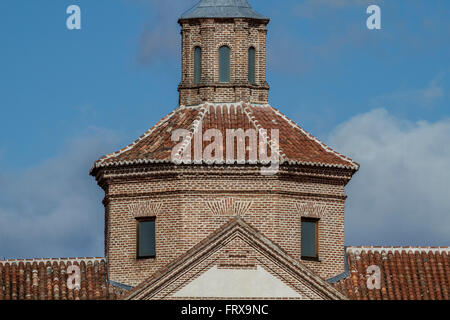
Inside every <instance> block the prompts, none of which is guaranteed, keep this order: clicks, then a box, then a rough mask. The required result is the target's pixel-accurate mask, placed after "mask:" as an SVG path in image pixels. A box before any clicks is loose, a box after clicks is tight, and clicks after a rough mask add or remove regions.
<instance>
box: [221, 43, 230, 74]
mask: <svg viewBox="0 0 450 320" xmlns="http://www.w3.org/2000/svg"><path fill="white" fill-rule="evenodd" d="M219 82H230V48H229V47H227V46H223V47H220V49H219Z"/></svg>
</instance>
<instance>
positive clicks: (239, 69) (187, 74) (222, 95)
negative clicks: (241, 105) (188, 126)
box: [178, 19, 269, 105]
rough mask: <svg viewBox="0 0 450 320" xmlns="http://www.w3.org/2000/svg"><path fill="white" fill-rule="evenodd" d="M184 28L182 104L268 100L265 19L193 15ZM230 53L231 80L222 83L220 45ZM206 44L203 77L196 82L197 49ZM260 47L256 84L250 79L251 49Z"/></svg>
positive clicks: (203, 52) (180, 87) (204, 47)
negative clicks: (249, 54) (217, 17)
mask: <svg viewBox="0 0 450 320" xmlns="http://www.w3.org/2000/svg"><path fill="white" fill-rule="evenodd" d="M180 24H181V27H182V30H181V37H182V77H181V83H180V85H179V87H178V91H179V93H180V105H198V104H201V103H202V102H204V101H208V102H237V101H245V102H252V103H263V104H265V103H268V93H269V85H268V84H267V82H266V34H267V26H266V23H265V22H261V21H257V20H251V19H189V20H185V21H182V22H180ZM223 45H227V46H228V47H229V48H230V49H231V53H230V83H219V48H220V47H221V46H223ZM197 46H199V47H201V48H202V78H201V81H200V83H199V84H194V50H195V47H197ZM250 47H254V48H255V49H256V71H255V84H250V82H249V81H248V49H249V48H250Z"/></svg>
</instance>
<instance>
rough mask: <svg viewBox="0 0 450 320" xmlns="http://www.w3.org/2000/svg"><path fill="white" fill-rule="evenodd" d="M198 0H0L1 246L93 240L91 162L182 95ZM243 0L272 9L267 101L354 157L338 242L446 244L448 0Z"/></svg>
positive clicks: (449, 209) (97, 238) (95, 195)
mask: <svg viewBox="0 0 450 320" xmlns="http://www.w3.org/2000/svg"><path fill="white" fill-rule="evenodd" d="M194 3H196V1H192V0H184V1H181V0H165V1H162V0H95V1H92V0H78V1H77V0H38V1H32V0H2V1H1V2H0V41H1V47H0V57H1V59H0V108H1V112H2V116H1V117H0V133H1V139H0V190H2V192H1V194H0V258H2V257H5V258H13V257H14V258H21V257H36V256H41V257H43V256H45V257H47V256H54V257H62V256H102V255H103V207H102V204H101V199H102V197H103V194H102V191H101V190H100V188H98V187H97V186H96V184H95V181H94V179H93V178H92V177H89V176H88V171H89V169H90V167H91V165H92V163H93V161H94V160H95V159H97V158H98V157H100V156H101V155H103V154H105V153H109V152H111V151H114V150H116V149H119V148H121V147H123V146H124V145H126V144H128V143H130V142H132V141H134V140H135V139H136V138H137V137H139V136H140V135H141V134H142V133H143V132H145V131H146V130H147V129H148V128H149V127H151V126H152V125H153V124H155V123H156V122H157V121H158V120H159V119H160V118H162V117H163V116H164V115H166V114H167V113H169V112H170V111H172V110H173V109H174V108H175V107H176V106H177V101H178V95H177V90H176V89H177V85H178V83H179V80H180V48H179V45H180V38H179V27H178V25H177V23H176V22H177V18H178V17H179V16H180V15H181V14H182V13H183V12H184V11H185V10H187V9H189V8H190V7H191V6H192V5H193V4H194ZM250 3H251V4H252V6H253V7H254V8H255V9H256V10H257V11H259V12H261V13H262V14H264V15H266V16H269V17H270V18H271V22H270V24H269V33H268V64H267V71H268V82H269V84H270V85H271V93H270V103H271V105H272V106H274V107H276V108H278V109H280V110H282V111H283V112H284V113H285V114H287V115H288V116H289V117H291V118H292V119H293V120H295V121H297V122H298V123H299V124H300V125H301V126H302V127H303V128H305V129H306V130H307V131H309V132H311V133H312V134H313V135H315V136H317V137H319V138H320V139H321V140H323V141H325V142H326V143H328V144H330V145H331V146H332V147H334V148H335V149H337V150H338V151H340V152H343V153H345V154H347V155H349V156H352V157H353V158H354V159H355V160H356V161H358V162H360V163H361V170H360V172H359V173H358V174H357V175H356V176H355V178H354V179H353V181H352V182H351V183H350V185H349V186H348V188H347V193H348V195H349V200H348V204H347V210H346V239H347V240H346V241H347V244H350V245H441V246H444V245H447V246H448V245H450V200H449V199H450V196H449V195H450V194H449V190H450V188H449V187H450V182H448V181H450V147H449V145H450V144H449V141H450V120H449V119H450V117H449V116H450V108H449V106H450V104H449V102H450V98H449V95H448V92H449V90H448V89H449V87H450V62H449V57H450V41H449V40H450V21H449V20H448V15H449V13H450V2H449V1H446V0H414V1H408V0H397V1H380V0H302V1H300V0H295V1H290V0H283V1H265V0H253V1H251V0H250ZM71 4H77V5H79V6H80V7H81V10H82V30H77V31H70V30H68V29H67V28H66V18H67V16H68V15H67V14H66V8H67V7H68V6H69V5H71ZM370 4H378V5H380V7H381V10H382V30H377V31H370V30H368V29H367V28H366V19H367V17H368V15H367V14H366V8H367V7H368V5H370Z"/></svg>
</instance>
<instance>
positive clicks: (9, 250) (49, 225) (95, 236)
mask: <svg viewBox="0 0 450 320" xmlns="http://www.w3.org/2000/svg"><path fill="white" fill-rule="evenodd" d="M117 141H118V138H117V137H116V136H115V135H114V134H113V133H111V132H108V131H104V130H92V131H91V132H90V133H88V134H85V135H83V136H80V137H77V138H75V139H72V140H71V141H69V142H68V144H67V146H66V147H65V148H64V150H63V151H62V152H61V155H59V156H57V157H55V158H53V159H49V160H47V161H45V162H44V163H42V164H40V165H38V166H36V167H34V168H28V169H26V170H23V171H22V172H21V173H19V174H14V175H12V174H7V173H0V190H2V192H1V193H0V259H2V258H32V257H41V258H42V257H69V256H92V255H95V256H98V255H101V256H102V255H103V243H104V240H103V230H104V229H103V221H104V213H103V205H102V203H101V200H102V197H103V191H102V190H101V189H100V188H99V187H98V186H97V185H96V183H95V179H94V178H92V177H90V176H89V169H90V168H91V166H92V164H93V162H94V161H95V160H96V159H98V158H99V157H100V156H102V155H103V154H105V153H108V152H111V151H113V150H114V148H115V147H117Z"/></svg>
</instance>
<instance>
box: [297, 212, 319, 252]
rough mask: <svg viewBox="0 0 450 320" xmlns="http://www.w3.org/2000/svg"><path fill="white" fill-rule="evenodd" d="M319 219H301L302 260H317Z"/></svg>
mask: <svg viewBox="0 0 450 320" xmlns="http://www.w3.org/2000/svg"><path fill="white" fill-rule="evenodd" d="M318 234H319V219H311V218H302V249H301V250H302V259H305V260H307V259H310V260H317V259H318V258H319V252H318V251H319V250H318V247H319V245H318V244H319V235H318Z"/></svg>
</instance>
